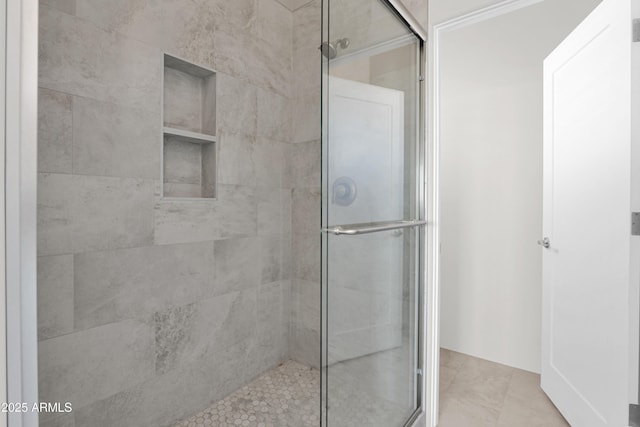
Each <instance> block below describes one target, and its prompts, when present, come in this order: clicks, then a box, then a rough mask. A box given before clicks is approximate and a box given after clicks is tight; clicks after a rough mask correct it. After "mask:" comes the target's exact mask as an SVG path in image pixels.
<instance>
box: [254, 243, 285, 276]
mask: <svg viewBox="0 0 640 427" xmlns="http://www.w3.org/2000/svg"><path fill="white" fill-rule="evenodd" d="M288 244H290V242H289V239H288V238H286V237H284V236H281V235H275V236H263V237H261V238H260V264H261V269H262V274H261V276H262V281H261V282H262V283H271V282H277V281H279V280H282V279H285V278H286V277H285V271H284V268H283V267H284V266H283V257H284V246H285V245H288Z"/></svg>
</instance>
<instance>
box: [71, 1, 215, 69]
mask: <svg viewBox="0 0 640 427" xmlns="http://www.w3.org/2000/svg"><path fill="white" fill-rule="evenodd" d="M76 1H77V3H78V5H77V8H76V9H77V15H78V16H79V17H82V18H85V19H87V20H89V21H91V22H93V23H94V24H95V25H97V26H98V27H100V28H103V29H106V30H107V31H110V32H113V31H115V32H118V33H120V34H124V35H126V36H127V37H131V38H133V39H136V40H140V41H142V42H145V43H146V44H149V45H151V46H155V47H158V48H160V49H162V50H163V51H165V52H168V53H171V54H173V55H177V56H179V57H181V58H184V59H186V60H189V61H193V62H195V63H198V64H202V65H206V66H209V67H213V65H214V61H213V52H214V41H213V37H212V32H213V27H214V26H215V23H216V22H217V20H218V19H220V17H219V16H217V14H216V10H215V8H214V7H212V5H211V2H208V1H207V2H203V1H193V2H189V3H185V2H183V1H180V0H166V1H146V0H110V1H109V3H108V6H107V5H106V4H105V3H104V1H102V0H76Z"/></svg>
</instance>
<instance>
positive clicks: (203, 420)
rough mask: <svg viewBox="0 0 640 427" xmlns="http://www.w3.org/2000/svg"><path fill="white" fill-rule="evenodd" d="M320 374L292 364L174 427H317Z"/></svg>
mask: <svg viewBox="0 0 640 427" xmlns="http://www.w3.org/2000/svg"><path fill="white" fill-rule="evenodd" d="M319 389H320V373H319V372H318V370H316V369H312V368H309V367H307V366H304V365H302V364H300V363H296V362H293V361H288V362H285V363H283V364H282V365H280V366H278V367H277V368H275V369H272V370H270V371H268V372H267V373H265V374H264V375H262V376H261V377H259V378H258V379H256V380H254V381H252V382H251V383H249V384H247V385H246V386H244V387H242V388H241V389H239V390H237V391H236V392H234V393H233V394H231V395H229V396H227V397H226V398H224V399H223V400H221V401H219V402H217V403H214V404H213V405H211V406H210V407H209V408H207V409H205V410H204V411H202V412H200V413H199V414H197V415H194V416H192V417H189V418H188V419H186V420H183V421H181V422H179V423H177V424H175V425H174V427H201V426H215V427H236V426H242V427H317V426H318V425H319V414H320V402H319Z"/></svg>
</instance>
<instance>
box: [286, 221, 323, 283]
mask: <svg viewBox="0 0 640 427" xmlns="http://www.w3.org/2000/svg"><path fill="white" fill-rule="evenodd" d="M291 246H292V252H293V265H294V267H293V277H295V278H296V279H303V280H309V281H318V282H319V281H320V233H317V234H309V233H293V238H292V242H291Z"/></svg>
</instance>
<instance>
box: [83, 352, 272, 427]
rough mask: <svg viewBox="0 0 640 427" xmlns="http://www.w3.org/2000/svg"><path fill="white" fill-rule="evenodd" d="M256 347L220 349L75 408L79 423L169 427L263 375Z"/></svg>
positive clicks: (108, 426)
mask: <svg viewBox="0 0 640 427" xmlns="http://www.w3.org/2000/svg"><path fill="white" fill-rule="evenodd" d="M253 348H254V347H253V346H252V345H250V344H248V343H242V344H238V345H233V346H229V347H219V348H217V349H216V351H212V352H210V353H209V354H208V355H207V356H208V357H207V360H201V361H198V362H197V363H193V364H191V365H189V366H186V367H183V368H181V369H175V370H171V371H169V372H167V373H166V374H164V375H160V376H156V377H154V378H153V379H151V380H149V381H147V382H145V383H143V384H140V385H139V386H136V387H133V388H131V389H129V390H125V391H122V392H120V393H117V394H115V395H113V396H111V397H109V398H107V399H104V400H101V401H98V402H96V403H94V404H91V405H88V406H85V407H83V408H79V409H78V410H77V411H75V417H76V427H96V426H100V427H102V426H104V427H112V426H118V427H158V426H162V427H169V426H172V425H173V422H175V421H178V420H180V419H183V418H185V417H187V416H190V415H193V414H194V413H197V412H199V411H201V410H203V409H204V408H206V407H207V406H209V405H210V404H211V402H215V401H218V400H220V399H222V398H224V397H225V396H227V395H228V394H230V393H231V392H233V391H235V390H237V389H238V388H239V387H241V386H242V385H244V384H245V383H246V382H248V381H249V379H251V378H254V377H255V376H256V375H258V374H259V371H258V370H257V369H258V367H257V364H256V363H254V361H253V360H252V358H251V356H252V354H251V353H252V351H253Z"/></svg>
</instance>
